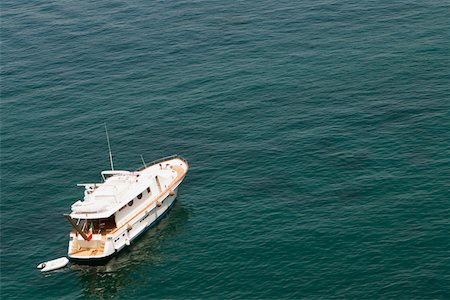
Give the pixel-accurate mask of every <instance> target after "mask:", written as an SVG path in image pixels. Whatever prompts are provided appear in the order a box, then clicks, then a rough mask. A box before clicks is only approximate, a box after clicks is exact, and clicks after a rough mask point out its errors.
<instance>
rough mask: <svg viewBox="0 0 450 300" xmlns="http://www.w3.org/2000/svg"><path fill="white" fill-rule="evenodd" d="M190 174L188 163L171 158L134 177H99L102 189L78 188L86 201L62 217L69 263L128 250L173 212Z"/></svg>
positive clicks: (122, 174)
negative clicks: (68, 227)
mask: <svg viewBox="0 0 450 300" xmlns="http://www.w3.org/2000/svg"><path fill="white" fill-rule="evenodd" d="M188 168H189V166H188V164H187V162H186V160H184V159H183V158H181V157H179V156H171V157H168V158H164V159H161V160H159V161H157V162H154V163H153V164H152V165H150V166H148V167H145V168H143V169H141V170H138V171H134V172H129V171H117V170H112V171H103V172H101V174H102V177H103V181H104V182H103V183H92V184H80V186H84V187H85V191H84V199H83V200H79V201H77V202H75V203H74V204H73V205H72V212H71V214H70V215H65V217H66V218H67V220H68V221H69V222H70V223H71V224H72V226H73V227H74V230H73V231H71V232H70V241H69V248H68V255H69V258H70V259H71V260H76V261H81V262H83V261H84V262H90V261H98V260H104V259H107V258H109V257H110V256H111V255H113V254H114V253H116V252H118V251H120V250H121V249H123V248H124V247H125V246H128V245H130V243H131V242H132V241H133V240H134V239H135V238H136V237H137V236H139V235H140V234H141V233H143V232H144V231H145V230H146V229H148V228H150V227H151V226H153V225H154V224H156V223H157V222H158V221H159V219H160V218H161V217H162V216H164V214H165V213H166V212H167V211H168V210H169V209H170V208H171V207H172V204H173V202H174V200H175V198H176V196H177V191H178V186H179V185H180V183H181V182H182V181H183V179H184V176H185V175H186V172H187V170H188Z"/></svg>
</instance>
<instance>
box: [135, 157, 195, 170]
mask: <svg viewBox="0 0 450 300" xmlns="http://www.w3.org/2000/svg"><path fill="white" fill-rule="evenodd" d="M174 158H179V159H181V160H182V161H184V162H185V163H186V164H187V163H188V162H187V160H186V159H185V158H183V157H181V156H180V155H178V154H174V155H170V156H166V157H163V158H160V159H157V160H154V161H151V162H149V163H146V165H147V166H143V167H141V168H139V169H137V170H136V171H142V170H144V169H146V168H148V167H149V166H153V165H156V164H157V163H160V162H163V161H166V160H170V159H174Z"/></svg>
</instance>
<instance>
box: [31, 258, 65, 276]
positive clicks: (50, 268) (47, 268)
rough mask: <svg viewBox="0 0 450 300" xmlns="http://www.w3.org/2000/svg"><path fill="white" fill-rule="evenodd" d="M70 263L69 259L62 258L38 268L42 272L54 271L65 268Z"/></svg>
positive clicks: (47, 262)
mask: <svg viewBox="0 0 450 300" xmlns="http://www.w3.org/2000/svg"><path fill="white" fill-rule="evenodd" d="M68 263H69V260H68V259H67V257H60V258H57V259H54V260H49V261H46V262H43V263H40V264H39V265H38V266H37V268H38V269H41V272H47V271H53V270H56V269H59V268H63V267H65V266H66V265H67V264H68Z"/></svg>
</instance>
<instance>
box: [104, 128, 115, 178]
mask: <svg viewBox="0 0 450 300" xmlns="http://www.w3.org/2000/svg"><path fill="white" fill-rule="evenodd" d="M105 131H106V140H107V141H108V149H109V162H110V163H111V171H114V164H113V159H112V153H111V144H110V143H109V135H108V127H106V123H105Z"/></svg>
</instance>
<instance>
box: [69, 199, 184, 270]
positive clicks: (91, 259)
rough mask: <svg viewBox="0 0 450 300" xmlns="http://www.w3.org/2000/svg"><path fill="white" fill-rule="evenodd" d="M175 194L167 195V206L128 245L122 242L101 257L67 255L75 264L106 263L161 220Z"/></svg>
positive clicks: (170, 206)
mask: <svg viewBox="0 0 450 300" xmlns="http://www.w3.org/2000/svg"><path fill="white" fill-rule="evenodd" d="M176 196H177V195H176V194H175V195H174V196H173V197H170V196H169V197H167V198H166V199H165V200H164V202H166V201H167V202H169V201H170V203H167V204H168V206H167V208H166V209H165V210H164V211H162V213H161V214H160V215H159V216H158V217H157V218H156V219H155V220H154V221H152V222H151V223H149V224H148V225H146V226H144V227H143V228H142V229H141V230H140V231H139V232H137V233H136V234H135V235H134V236H133V237H132V238H131V239H130V243H129V245H127V244H124V245H122V246H119V247H118V248H117V249H114V251H113V252H112V253H111V254H109V255H106V256H102V257H87V258H80V257H72V256H70V255H69V260H70V261H71V262H73V263H76V264H83V265H103V264H105V263H107V262H108V261H109V260H110V259H111V258H113V257H114V256H116V255H118V254H120V252H121V251H122V250H123V249H125V248H127V246H132V245H133V244H134V243H135V242H136V241H137V240H138V239H139V238H141V237H142V235H143V234H144V233H145V232H147V231H148V230H149V229H151V228H153V227H155V226H156V225H157V224H158V223H159V221H161V220H162V219H163V218H164V217H165V216H166V215H167V214H168V212H169V211H170V210H171V209H172V208H173V206H174V205H175V202H176ZM169 198H173V199H169Z"/></svg>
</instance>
